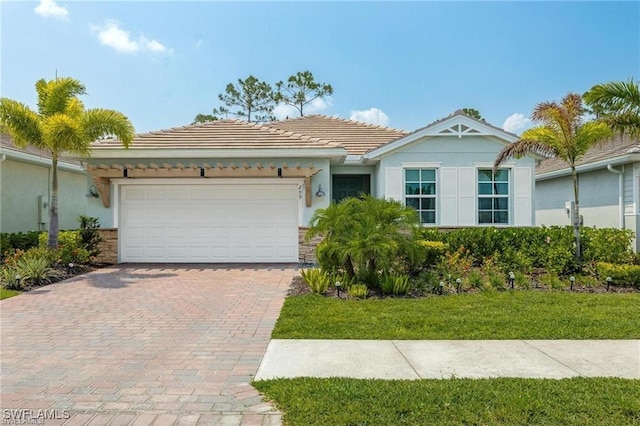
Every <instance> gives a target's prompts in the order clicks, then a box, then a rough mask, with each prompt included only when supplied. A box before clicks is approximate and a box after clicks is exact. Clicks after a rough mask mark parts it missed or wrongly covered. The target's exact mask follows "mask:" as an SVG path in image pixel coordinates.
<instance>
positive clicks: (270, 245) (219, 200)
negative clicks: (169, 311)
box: [118, 184, 298, 263]
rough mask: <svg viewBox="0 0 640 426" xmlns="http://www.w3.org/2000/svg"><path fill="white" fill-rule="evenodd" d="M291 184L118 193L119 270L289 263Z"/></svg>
mask: <svg viewBox="0 0 640 426" xmlns="http://www.w3.org/2000/svg"><path fill="white" fill-rule="evenodd" d="M297 188H298V187H297V185H296V184H279V185H266V184H207V185H196V184H182V185H149V184H147V185H123V186H121V191H120V194H121V195H120V218H119V222H120V226H119V229H120V231H119V236H118V238H119V246H120V247H119V249H120V261H121V262H145V263H165V262H180V263H183V262H187V263H211V262H213V263H222V262H242V263H248V262H297V261H298V227H297V223H298V220H297V218H298V195H297V192H298V191H297Z"/></svg>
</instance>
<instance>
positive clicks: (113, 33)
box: [90, 19, 173, 54]
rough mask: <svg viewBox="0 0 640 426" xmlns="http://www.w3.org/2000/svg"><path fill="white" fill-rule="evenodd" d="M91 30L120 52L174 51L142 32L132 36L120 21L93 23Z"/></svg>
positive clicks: (99, 38)
mask: <svg viewBox="0 0 640 426" xmlns="http://www.w3.org/2000/svg"><path fill="white" fill-rule="evenodd" d="M90 28H91V32H92V33H93V34H95V35H96V37H97V38H98V40H99V41H100V43H102V44H103V45H105V46H109V47H112V48H114V49H115V51H116V52H118V53H128V54H135V53H138V52H145V51H146V52H152V53H172V52H173V49H169V48H167V47H166V46H164V45H163V44H162V43H160V42H159V41H157V40H149V39H148V38H146V37H145V36H144V35H142V34H140V35H139V36H138V38H137V39H134V38H132V37H131V33H130V32H129V31H127V30H125V29H123V28H122V26H121V24H120V22H118V21H116V20H113V19H107V20H105V21H104V24H102V25H91V26H90Z"/></svg>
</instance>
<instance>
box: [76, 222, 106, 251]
mask: <svg viewBox="0 0 640 426" xmlns="http://www.w3.org/2000/svg"><path fill="white" fill-rule="evenodd" d="M78 222H80V229H78V238H79V239H80V241H79V242H80V245H81V246H82V248H84V249H85V250H87V252H88V253H89V256H93V257H95V256H97V255H98V254H99V253H100V249H99V248H98V245H99V244H100V242H101V241H102V238H101V237H100V234H99V233H98V229H99V228H100V222H99V220H98V218H96V217H89V216H84V215H80V217H78Z"/></svg>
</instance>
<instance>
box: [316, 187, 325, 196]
mask: <svg viewBox="0 0 640 426" xmlns="http://www.w3.org/2000/svg"><path fill="white" fill-rule="evenodd" d="M325 195H327V194H325V193H324V191H323V190H322V185H318V191H317V192H316V197H324V196H325Z"/></svg>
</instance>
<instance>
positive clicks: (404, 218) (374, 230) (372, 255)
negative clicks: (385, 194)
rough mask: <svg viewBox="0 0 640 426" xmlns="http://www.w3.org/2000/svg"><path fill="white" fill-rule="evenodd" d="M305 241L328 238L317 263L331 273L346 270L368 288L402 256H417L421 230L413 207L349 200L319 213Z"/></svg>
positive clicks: (372, 199) (366, 198) (368, 198)
mask: <svg viewBox="0 0 640 426" xmlns="http://www.w3.org/2000/svg"><path fill="white" fill-rule="evenodd" d="M310 223H311V227H310V228H309V231H308V232H307V235H306V237H307V238H312V237H314V236H318V235H320V236H323V237H324V240H323V241H322V242H321V243H320V244H319V245H318V248H317V253H318V261H319V263H320V265H321V266H322V267H323V268H324V269H326V270H329V271H331V272H337V271H343V272H345V273H346V274H347V275H348V277H349V278H350V279H351V278H354V277H357V278H359V279H361V280H362V281H363V282H366V284H367V285H369V286H376V285H377V276H378V271H379V270H389V269H390V268H392V267H393V266H394V262H395V261H396V260H397V259H398V258H399V257H402V256H406V257H408V258H415V257H416V256H417V255H418V251H419V250H420V249H419V246H418V245H417V244H415V237H416V232H418V230H419V229H420V227H419V224H420V221H419V218H418V214H417V213H416V211H415V210H414V209H413V208H412V207H407V206H404V205H402V204H401V203H399V202H397V201H390V200H382V199H378V198H375V197H372V196H371V195H363V196H362V197H360V198H355V197H351V198H346V199H344V200H342V201H341V202H340V203H337V204H335V203H334V204H331V205H330V206H329V207H327V208H324V209H318V210H316V212H315V213H314V214H313V216H312V218H311V220H310Z"/></svg>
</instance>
